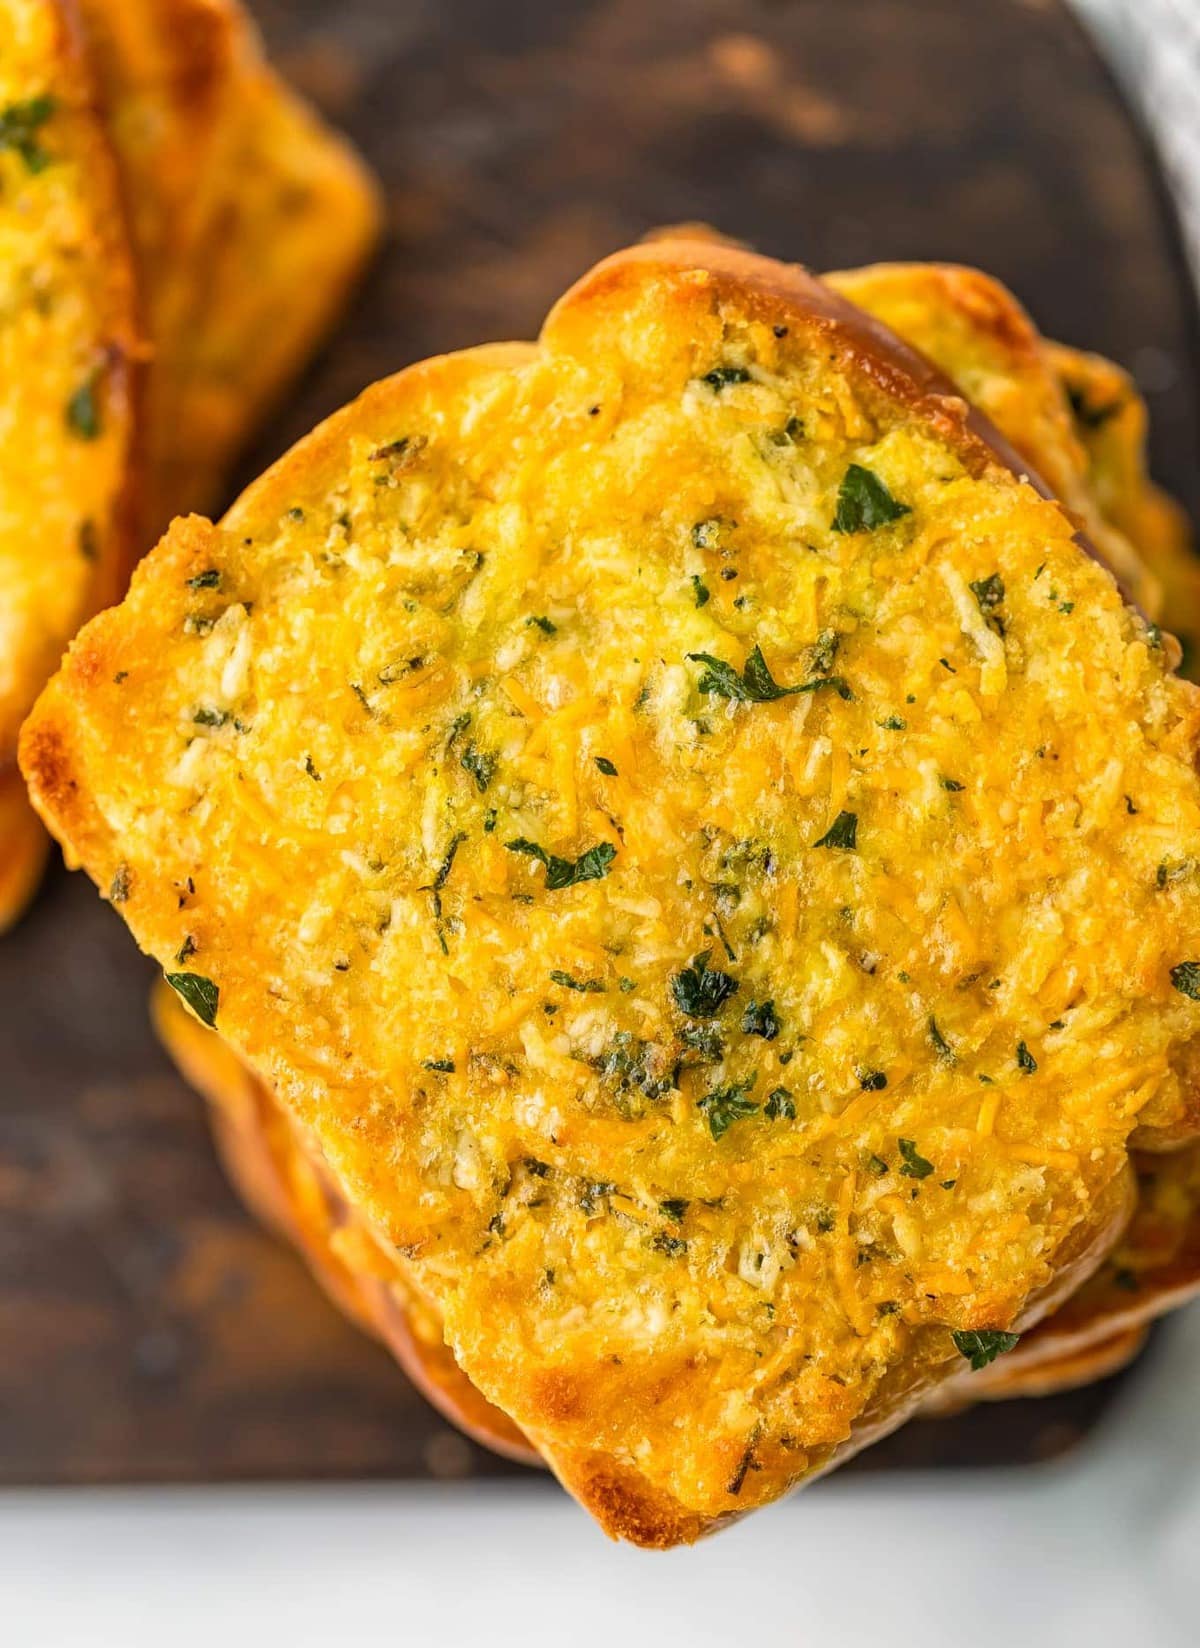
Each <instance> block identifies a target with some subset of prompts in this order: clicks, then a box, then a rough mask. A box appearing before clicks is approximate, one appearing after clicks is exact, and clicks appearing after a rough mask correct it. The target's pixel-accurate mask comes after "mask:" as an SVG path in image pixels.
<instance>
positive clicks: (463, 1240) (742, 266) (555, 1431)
mask: <svg viewBox="0 0 1200 1648" xmlns="http://www.w3.org/2000/svg"><path fill="white" fill-rule="evenodd" d="M1025 467H1026V466H1024V465H1022V463H1021V462H1020V460H1019V459H1017V458H1016V457H1015V455H1013V454H1011V452H1010V449H1009V448H1008V447H1007V444H1006V443H1005V442H1004V441H1003V439H1002V437H1000V436H999V435H998V434H997V433H996V432H995V431H994V430H993V429H992V427H991V426H990V425H988V424H987V423H986V421H985V420H984V419H982V418H981V417H980V416H979V415H978V414H977V413H975V412H974V411H973V410H972V409H971V408H970V407H969V406H968V405H967V404H966V402H965V401H964V400H963V399H962V398H961V396H959V395H958V394H957V393H956V391H955V390H954V388H953V386H952V385H950V384H949V383H947V382H946V381H944V380H943V379H941V378H940V377H939V376H938V375H937V374H936V373H935V372H934V371H933V369H932V368H930V367H929V365H928V364H927V363H926V362H925V361H924V360H922V359H921V358H919V357H916V356H914V355H912V354H911V352H909V351H908V350H907V349H905V347H904V346H903V345H902V344H901V343H900V342H899V340H898V339H896V338H895V337H894V336H893V335H892V334H889V333H888V332H887V331H886V330H885V329H883V328H881V327H879V326H877V325H875V324H874V323H873V322H871V320H870V319H869V318H868V317H867V316H866V315H865V314H864V313H863V312H861V311H858V310H856V309H855V308H854V307H853V306H851V305H848V304H845V303H843V302H842V301H840V300H838V299H837V298H836V297H835V296H834V294H833V293H832V292H831V291H829V290H828V289H827V288H824V287H822V286H821V285H820V283H818V282H815V281H813V280H811V278H810V277H807V276H806V275H804V273H803V272H802V271H799V270H796V269H788V268H784V267H782V266H780V265H776V264H773V263H771V262H770V261H769V260H765V259H756V258H752V257H749V256H747V255H745V254H738V253H732V252H728V251H724V250H722V249H719V248H708V247H704V248H702V247H697V246H690V245H676V246H656V247H650V248H644V249H640V250H638V251H635V252H631V253H626V254H622V255H620V256H619V257H617V258H615V259H612V260H609V261H608V262H607V263H606V264H603V265H601V266H600V267H599V268H598V269H597V270H595V271H593V273H592V274H591V275H590V276H588V277H586V278H585V280H584V281H583V282H581V283H580V285H579V286H578V287H576V288H575V289H574V290H573V291H572V292H571V293H570V294H568V296H567V298H565V299H564V300H563V302H562V303H561V304H560V305H559V306H558V307H557V308H556V310H555V311H554V313H553V314H552V316H551V317H550V320H549V321H548V323H547V326H546V328H545V330H544V332H543V336H542V340H541V343H540V345H539V346H538V347H537V348H529V347H525V346H521V347H513V348H506V349H490V350H483V351H473V352H468V353H467V354H465V355H460V356H452V357H446V358H442V359H440V360H436V361H432V362H427V363H424V364H423V365H421V366H418V367H415V368H413V369H411V370H410V371H409V372H407V373H404V374H402V375H401V376H400V377H398V378H396V379H393V380H390V381H389V382H387V383H385V384H383V385H380V386H377V387H376V389H374V390H372V391H370V392H368V394H367V395H366V396H364V397H363V398H362V399H361V400H360V401H359V402H357V403H356V404H355V405H354V406H353V407H351V408H349V409H347V410H346V411H345V412H344V413H342V414H339V415H338V416H337V417H336V418H334V419H333V420H331V421H330V422H329V423H328V424H326V425H325V426H323V427H322V429H320V430H319V431H317V432H316V433H315V435H314V436H312V437H310V439H309V440H308V441H306V442H304V443H301V446H300V447H299V448H297V449H296V450H295V451H294V452H293V453H292V454H291V455H289V457H288V458H287V459H285V460H284V461H283V462H282V463H281V464H279V465H277V466H276V467H275V468H274V469H273V470H272V471H270V472H269V473H268V475H267V476H266V477H264V479H263V480H262V481H261V482H260V483H258V484H257V485H256V486H255V487H253V488H252V489H251V490H250V491H249V492H248V493H247V494H246V495H245V496H244V497H243V499H242V500H241V501H240V502H239V504H238V505H237V506H236V507H235V509H234V510H233V511H232V512H231V514H230V516H229V517H227V519H226V521H225V522H224V523H223V525H222V527H221V528H220V529H217V528H213V527H211V526H209V525H208V524H207V523H206V522H202V521H199V520H192V521H188V522H184V523H179V524H177V525H176V527H175V528H174V529H173V531H172V532H171V534H169V535H168V537H167V539H166V540H165V541H164V543H163V544H162V545H161V546H160V548H159V549H158V550H157V551H156V552H155V553H154V554H153V555H152V556H151V557H150V559H149V560H148V562H147V563H145V565H144V566H143V568H142V569H140V571H139V573H138V575H137V576H136V578H135V580H134V584H133V587H132V589H131V593H130V595H129V597H128V599H127V600H126V602H125V603H124V604H123V606H122V607H120V608H119V609H116V610H115V611H114V612H112V613H109V614H106V615H104V616H103V617H102V618H101V619H100V620H98V621H97V622H96V623H95V624H94V625H92V626H91V627H90V628H89V629H88V631H87V632H86V633H85V635H84V636H83V637H82V638H81V640H80V641H79V642H78V643H77V644H76V646H75V647H74V649H73V651H72V653H71V655H70V657H69V659H68V662H67V664H66V666H65V668H64V670H63V672H62V673H61V674H60V676H59V677H58V678H57V679H56V681H55V682H54V683H53V684H52V686H51V687H50V688H49V689H48V691H47V693H46V695H45V696H44V698H43V700H42V702H41V705H40V707H39V709H38V711H37V713H36V714H35V716H34V717H33V719H32V720H31V723H30V725H29V728H28V730H27V733H26V737H25V742H24V760H25V767H26V771H27V773H28V775H29V777H30V781H31V785H32V788H33V792H34V795H35V797H36V800H37V804H38V805H39V807H40V808H41V809H42V811H43V814H44V816H46V818H47V819H48V821H49V822H50V823H51V824H52V827H53V828H54V829H55V830H56V831H57V832H58V833H59V834H60V836H61V837H63V838H64V839H66V840H67V841H69V843H70V845H71V848H72V850H73V851H74V852H75V853H76V854H77V855H78V856H79V858H80V859H81V861H82V862H83V863H84V864H85V865H86V867H87V868H88V870H89V872H90V873H91V874H92V875H93V877H94V878H95V879H96V880H97V882H98V883H99V884H100V886H101V887H102V888H104V889H105V890H107V891H108V892H109V893H110V895H111V896H116V897H117V899H118V902H119V903H120V907H121V910H122V913H123V914H124V915H125V917H126V919H127V920H128V921H129V924H130V926H131V927H132V929H133V931H134V933H135V935H136V936H137V937H138V938H139V940H140V941H141V942H142V943H143V944H144V945H145V946H146V947H147V948H149V949H151V950H152V951H153V953H154V954H155V955H156V956H157V957H158V958H159V960H160V961H161V962H162V963H163V965H164V967H165V968H166V969H167V971H168V974H169V975H170V976H172V977H173V978H174V982H175V984H176V987H177V988H178V989H179V990H180V991H181V992H182V993H183V994H184V995H185V998H186V999H187V1000H189V1002H190V1003H191V1005H193V1007H194V1008H196V1009H197V1011H198V1012H199V1013H200V1015H201V1016H202V1017H203V1018H204V1019H205V1020H206V1021H207V1022H210V1023H215V1024H216V1026H217V1028H218V1029H219V1030H220V1031H221V1033H222V1035H223V1036H224V1037H225V1038H226V1039H227V1040H228V1041H229V1042H230V1044H231V1045H232V1046H233V1047H235V1048H236V1049H237V1050H238V1052H239V1053H240V1054H241V1055H243V1056H244V1057H246V1058H247V1059H248V1060H249V1061H250V1063H251V1065H252V1066H253V1067H254V1068H255V1070H256V1071H257V1072H258V1073H259V1074H260V1075H262V1076H263V1077H264V1078H265V1079H266V1080H267V1081H268V1082H269V1083H270V1085H271V1087H272V1089H273V1090H274V1091H275V1092H276V1093H277V1094H278V1096H279V1097H280V1099H281V1100H282V1101H283V1103H284V1105H285V1107H286V1108H287V1110H288V1111H289V1113H290V1114H291V1115H292V1116H293V1117H294V1118H295V1119H296V1121H297V1122H298V1123H299V1124H300V1125H301V1126H302V1127H303V1128H304V1129H305V1130H306V1136H311V1138H312V1139H313V1141H314V1145H315V1148H316V1149H317V1150H319V1151H320V1153H321V1157H322V1159H323V1162H324V1164H325V1166H326V1168H327V1169H328V1170H329V1171H330V1172H331V1173H332V1174H333V1176H334V1178H335V1180H336V1182H337V1184H338V1185H339V1189H340V1193H341V1194H342V1195H343V1196H345V1198H346V1200H347V1201H348V1202H349V1203H350V1204H351V1205H352V1206H353V1207H354V1208H355V1209H356V1210H357V1212H358V1213H359V1214H360V1215H361V1216H362V1218H363V1219H364V1220H365V1221H366V1222H367V1224H368V1226H369V1228H370V1229H371V1230H372V1232H373V1234H374V1236H375V1237H376V1238H377V1239H379V1240H382V1241H384V1242H385V1243H388V1244H390V1245H391V1247H392V1248H394V1250H395V1252H396V1255H397V1261H398V1263H401V1264H402V1265H403V1266H404V1267H405V1268H406V1271H407V1273H408V1274H410V1275H411V1276H412V1278H413V1280H414V1284H415V1285H416V1286H417V1287H419V1289H420V1290H421V1291H423V1292H424V1293H425V1294H427V1295H428V1296H429V1297H430V1298H431V1299H432V1300H433V1302H434V1304H435V1306H436V1308H437V1310H438V1312H439V1313H440V1314H441V1316H442V1318H443V1320H444V1323H445V1331H446V1337H447V1342H448V1343H449V1345H450V1346H451V1348H452V1350H453V1352H454V1354H455V1356H456V1357H457V1359H458V1361H459V1362H460V1363H461V1365H462V1367H463V1369H464V1371H465V1372H466V1373H467V1375H468V1376H469V1378H470V1379H471V1380H472V1382H473V1383H474V1384H475V1385H476V1386H477V1387H478V1388H479V1389H480V1390H481V1391H482V1392H483V1394H484V1395H485V1396H486V1397H487V1398H488V1400H489V1401H491V1402H492V1403H494V1404H495V1405H496V1406H498V1407H500V1408H501V1409H503V1410H504V1411H505V1412H506V1413H508V1414H509V1415H510V1416H511V1417H512V1418H513V1419H514V1421H515V1422H516V1423H517V1425H518V1426H519V1427H520V1428H521V1430H522V1431H523V1432H524V1433H525V1434H526V1435H527V1436H529V1437H530V1439H531V1440H532V1441H533V1442H534V1444H535V1445H536V1446H537V1447H538V1449H539V1451H540V1452H542V1453H543V1454H544V1455H545V1456H546V1457H547V1458H548V1460H549V1462H550V1463H551V1464H552V1466H553V1467H554V1468H555V1470H556V1471H558V1473H559V1474H560V1476H562V1477H563V1479H564V1480H565V1481H566V1482H567V1483H568V1485H569V1486H571V1487H572V1488H573V1489H574V1491H575V1492H576V1493H577V1494H578V1495H579V1497H580V1498H581V1499H582V1500H583V1502H584V1503H585V1504H587V1505H588V1506H589V1507H590V1508H591V1509H592V1510H593V1511H594V1512H595V1514H596V1515H597V1516H598V1517H599V1518H600V1520H601V1521H602V1523H603V1524H604V1525H605V1527H606V1528H608V1530H609V1531H610V1532H613V1533H616V1534H620V1535H624V1536H626V1537H629V1538H633V1539H636V1540H638V1541H640V1542H642V1543H646V1544H660V1545H661V1544H670V1543H675V1542H678V1541H680V1540H683V1539H689V1538H694V1537H696V1536H697V1535H698V1534H700V1533H702V1532H704V1531H705V1530H706V1529H708V1528H711V1527H713V1526H716V1525H718V1524H719V1523H720V1522H722V1521H725V1520H727V1519H728V1518H729V1517H730V1516H732V1515H735V1514H738V1513H739V1512H741V1511H744V1510H746V1509H749V1508H752V1507H753V1506H754V1505H756V1504H760V1503H764V1502H766V1501H767V1500H769V1499H772V1498H774V1497H777V1496H778V1494H780V1493H781V1492H783V1491H785V1490H786V1489H787V1488H788V1487H790V1486H792V1485H794V1484H795V1483H797V1482H799V1481H801V1480H803V1479H805V1478H806V1477H808V1476H811V1475H812V1474H814V1473H815V1472H817V1471H819V1470H821V1469H824V1468H827V1467H828V1466H829V1465H830V1464H831V1463H833V1462H836V1460H837V1459H838V1458H840V1457H843V1456H844V1455H845V1453H846V1452H847V1451H849V1449H851V1448H852V1447H854V1446H856V1445H860V1444H861V1442H862V1441H864V1440H868V1439H870V1437H871V1436H873V1435H876V1434H879V1433H880V1432H882V1431H883V1430H885V1429H887V1428H890V1427H891V1426H893V1425H894V1424H896V1423H898V1422H900V1421H901V1420H902V1419H903V1417H904V1416H905V1415H906V1414H907V1413H908V1412H909V1411H911V1409H912V1408H913V1407H914V1406H915V1405H916V1404H917V1403H919V1402H920V1401H921V1400H922V1398H923V1397H924V1396H925V1395H926V1393H927V1392H928V1391H929V1390H930V1389H931V1388H932V1387H933V1386H934V1385H936V1384H937V1383H938V1382H939V1381H940V1380H941V1379H943V1378H945V1377H948V1376H949V1375H950V1374H951V1373H952V1372H953V1371H954V1370H955V1369H956V1368H957V1367H959V1366H961V1358H962V1356H963V1355H970V1356H971V1357H972V1359H978V1358H979V1357H981V1356H982V1357H984V1358H986V1357H987V1356H994V1355H995V1354H996V1353H997V1352H998V1351H1000V1350H1002V1349H1003V1348H1004V1347H1005V1346H1006V1345H1007V1344H1009V1343H1010V1342H1011V1341H1010V1337H1009V1336H1010V1335H1011V1334H1012V1333H1014V1332H1019V1331H1020V1330H1021V1329H1022V1328H1023V1327H1024V1326H1026V1325H1029V1324H1031V1323H1032V1321H1033V1320H1034V1319H1035V1318H1036V1317H1037V1316H1038V1314H1039V1313H1043V1312H1045V1311H1047V1310H1048V1309H1050V1308H1051V1307H1052V1306H1053V1305H1054V1304H1055V1303H1056V1302H1057V1301H1058V1300H1059V1299H1060V1298H1061V1297H1063V1296H1064V1295H1065V1294H1066V1293H1067V1292H1069V1291H1071V1290H1072V1289H1073V1288H1074V1286H1075V1285H1077V1283H1078V1281H1079V1280H1080V1279H1081V1278H1082V1276H1083V1275H1084V1274H1086V1273H1087V1272H1088V1271H1090V1270H1091V1269H1093V1268H1094V1267H1095V1265H1096V1263H1097V1262H1098V1260H1099V1258H1100V1257H1101V1255H1102V1254H1103V1253H1104V1252H1106V1251H1107V1250H1108V1248H1110V1247H1111V1245H1112V1243H1113V1241H1114V1240H1115V1238H1116V1235H1117V1234H1118V1233H1119V1229H1120V1227H1121V1225H1122V1223H1123V1222H1124V1220H1125V1218H1126V1217H1127V1215H1128V1208H1129V1179H1130V1177H1131V1175H1130V1170H1129V1167H1128V1160H1127V1148H1126V1146H1127V1140H1128V1137H1129V1133H1130V1131H1131V1129H1132V1128H1133V1127H1134V1126H1135V1124H1136V1123H1137V1121H1138V1119H1139V1117H1140V1116H1142V1115H1143V1113H1146V1112H1153V1113H1154V1114H1155V1115H1157V1116H1161V1117H1162V1118H1163V1122H1164V1125H1166V1124H1168V1123H1169V1122H1170V1120H1171V1119H1172V1118H1173V1117H1174V1116H1175V1115H1176V1114H1178V1113H1180V1112H1182V1111H1183V1109H1184V1108H1185V1107H1186V1099H1187V1095H1186V1094H1185V1092H1184V1083H1183V1081H1182V1079H1181V1075H1180V1068H1179V1058H1178V1055H1179V1053H1180V1051H1181V1049H1183V1048H1185V1047H1186V1046H1187V1045H1188V1044H1189V1043H1190V1042H1191V1041H1192V1040H1193V1038H1194V1036H1195V1033H1196V1030H1197V1028H1198V1017H1197V1003H1196V999H1195V998H1196V996H1197V995H1200V962H1198V961H1197V959H1196V958H1197V956H1200V931H1198V922H1200V889H1198V888H1197V886H1196V885H1195V884H1194V882H1193V881H1192V879H1191V878H1189V877H1186V876H1179V877H1176V878H1174V879H1169V880H1168V881H1167V882H1166V883H1165V884H1164V885H1159V878H1158V874H1157V871H1158V866H1159V864H1160V863H1161V861H1162V849H1163V841H1164V838H1169V839H1170V842H1171V846H1172V852H1173V853H1175V852H1177V853H1178V854H1179V855H1180V856H1181V857H1187V856H1189V855H1190V856H1200V851H1198V850H1200V781H1198V780H1197V777H1196V774H1195V772H1194V769H1193V766H1192V756H1193V749H1194V745H1195V741H1196V731H1197V716H1198V711H1197V694H1196V691H1195V689H1193V688H1192V687H1190V686H1189V685H1188V684H1187V683H1185V682H1181V681H1179V680H1178V679H1177V678H1175V677H1174V676H1173V674H1172V673H1171V670H1170V668H1169V664H1170V656H1169V654H1168V652H1167V649H1166V648H1165V647H1164V646H1163V644H1162V643H1161V640H1160V638H1159V637H1158V635H1157V634H1156V632H1154V631H1153V630H1152V629H1150V628H1148V626H1147V625H1146V624H1145V622H1144V621H1143V620H1142V619H1141V618H1140V617H1139V616H1138V614H1137V613H1136V612H1134V611H1133V610H1132V609H1130V608H1129V607H1128V606H1126V605H1125V603H1124V602H1123V601H1122V599H1121V596H1120V593H1119V591H1118V589H1117V587H1116V585H1115V583H1114V581H1113V579H1112V577H1111V575H1110V574H1109V572H1108V571H1107V570H1106V569H1105V568H1104V567H1103V566H1102V565H1101V564H1100V563H1099V562H1098V561H1097V560H1096V559H1095V558H1094V556H1093V555H1092V554H1090V553H1089V551H1088V546H1087V544H1086V543H1084V542H1081V540H1080V538H1079V536H1078V535H1077V534H1078V529H1077V525H1076V523H1075V522H1074V521H1073V520H1071V519H1069V518H1068V517H1067V515H1066V514H1065V513H1064V512H1063V510H1062V509H1061V508H1060V507H1059V506H1058V505H1057V504H1055V503H1054V502H1053V501H1052V500H1050V499H1049V498H1047V497H1045V496H1043V493H1042V491H1041V490H1040V489H1039V487H1038V486H1037V485H1036V484H1033V483H1032V482H1031V480H1029V479H1026V478H1022V476H1023V474H1024V470H1025ZM1126 798H1128V802H1129V805H1127V803H1126Z"/></svg>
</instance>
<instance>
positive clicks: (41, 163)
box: [0, 94, 58, 173]
mask: <svg viewBox="0 0 1200 1648" xmlns="http://www.w3.org/2000/svg"><path fill="white" fill-rule="evenodd" d="M57 107H58V105H57V103H56V101H55V99H54V98H53V97H50V96H47V95H45V94H43V95H42V96H41V97H30V98H26V99H25V100H24V101H23V102H20V103H10V104H9V105H8V106H7V108H4V109H0V149H11V150H12V151H13V153H14V154H18V155H20V157H21V159H22V160H23V161H24V162H25V169H26V170H27V171H29V172H32V173H37V172H44V171H45V170H46V167H47V166H48V165H49V164H50V156H49V154H47V152H46V150H45V149H44V148H43V147H42V144H41V138H40V135H39V134H40V132H41V129H42V127H43V126H44V125H45V124H46V122H47V121H48V120H49V119H50V117H51V116H52V115H53V113H54V111H55V109H56V108H57Z"/></svg>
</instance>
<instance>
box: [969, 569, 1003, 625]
mask: <svg viewBox="0 0 1200 1648" xmlns="http://www.w3.org/2000/svg"><path fill="white" fill-rule="evenodd" d="M969 587H970V590H971V594H972V595H973V596H974V597H975V600H976V601H977V602H978V605H979V610H980V612H982V613H983V615H984V617H985V618H990V617H991V615H992V614H993V613H994V612H995V610H996V608H997V607H999V606H1002V605H1003V603H1004V579H1003V578H1002V577H1001V576H1000V574H999V573H998V572H993V573H992V574H991V575H990V576H989V577H987V578H976V579H975V580H974V581H973V582H972V583H971V585H970V586H969Z"/></svg>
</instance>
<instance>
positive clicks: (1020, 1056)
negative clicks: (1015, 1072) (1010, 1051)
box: [1017, 1041, 1037, 1076]
mask: <svg viewBox="0 0 1200 1648" xmlns="http://www.w3.org/2000/svg"><path fill="white" fill-rule="evenodd" d="M1017 1064H1018V1066H1019V1067H1020V1068H1021V1069H1022V1070H1023V1071H1024V1072H1025V1074H1026V1075H1027V1076H1032V1075H1033V1073H1034V1071H1035V1070H1036V1069H1037V1060H1036V1059H1035V1058H1034V1056H1033V1054H1032V1053H1031V1052H1030V1051H1029V1049H1028V1047H1026V1045H1025V1043H1024V1042H1023V1041H1019V1042H1018V1043H1017Z"/></svg>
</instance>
